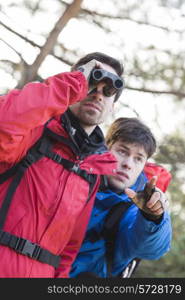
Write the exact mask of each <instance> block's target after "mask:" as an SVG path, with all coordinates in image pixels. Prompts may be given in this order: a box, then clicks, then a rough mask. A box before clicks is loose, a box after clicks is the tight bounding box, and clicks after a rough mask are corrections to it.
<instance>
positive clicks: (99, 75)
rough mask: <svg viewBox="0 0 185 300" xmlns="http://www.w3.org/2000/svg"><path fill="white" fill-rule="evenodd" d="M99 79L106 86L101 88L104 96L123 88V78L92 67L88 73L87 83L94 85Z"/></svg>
mask: <svg viewBox="0 0 185 300" xmlns="http://www.w3.org/2000/svg"><path fill="white" fill-rule="evenodd" d="M100 81H104V82H105V83H106V86H105V87H104V88H103V93H104V95H105V96H107V97H110V96H112V95H114V94H115V93H116V92H118V91H119V90H120V89H122V88H123V80H122V79H121V78H120V77H119V76H118V75H116V74H113V73H111V72H108V71H106V70H103V69H94V70H92V72H91V74H90V79H89V85H90V87H91V91H92V86H96V85H97V84H98V83H99V82H100Z"/></svg>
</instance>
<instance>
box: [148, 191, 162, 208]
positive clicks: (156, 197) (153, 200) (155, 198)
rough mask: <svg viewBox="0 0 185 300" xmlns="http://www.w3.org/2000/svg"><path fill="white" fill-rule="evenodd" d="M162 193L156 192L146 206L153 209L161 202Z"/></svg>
mask: <svg viewBox="0 0 185 300" xmlns="http://www.w3.org/2000/svg"><path fill="white" fill-rule="evenodd" d="M160 197H161V195H160V192H158V191H157V192H154V193H153V194H152V196H151V198H150V200H149V201H148V202H147V203H146V206H147V207H148V208H151V207H153V206H154V205H155V204H156V203H157V202H158V201H159V200H160Z"/></svg>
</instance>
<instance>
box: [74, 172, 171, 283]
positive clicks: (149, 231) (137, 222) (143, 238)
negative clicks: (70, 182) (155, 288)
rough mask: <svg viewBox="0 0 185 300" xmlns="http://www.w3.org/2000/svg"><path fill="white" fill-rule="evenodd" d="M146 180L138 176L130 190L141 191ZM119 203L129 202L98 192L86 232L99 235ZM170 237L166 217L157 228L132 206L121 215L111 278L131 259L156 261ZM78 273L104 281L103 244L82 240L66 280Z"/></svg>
mask: <svg viewBox="0 0 185 300" xmlns="http://www.w3.org/2000/svg"><path fill="white" fill-rule="evenodd" d="M146 181H147V179H146V177H145V175H144V174H143V173H142V174H141V175H140V176H139V177H138V179H137V181H136V183H135V185H133V186H132V189H133V190H135V191H139V190H141V189H143V188H144V185H145V183H146ZM120 201H125V202H128V201H130V199H129V198H128V196H127V195H125V194H124V193H123V194H121V195H119V194H116V193H115V192H113V191H111V190H107V191H106V192H98V193H97V196H96V201H95V205H94V208H93V211H92V214H91V219H90V222H89V225H88V229H87V232H89V231H90V230H92V229H95V230H96V231H98V232H100V231H101V229H102V226H103V223H104V220H105V216H106V215H107V213H108V211H109V209H110V208H111V207H112V206H113V205H114V204H116V203H118V202H120ZM171 236H172V229H171V221H170V217H169V214H168V213H167V212H165V213H164V215H163V218H162V220H161V222H160V223H159V224H156V223H154V222H153V221H149V220H147V219H146V218H145V217H144V216H143V215H142V213H141V211H140V209H139V208H138V207H137V206H136V205H135V204H133V205H131V206H130V207H129V208H128V209H127V211H126V212H125V213H124V214H123V217H122V219H121V221H120V224H119V231H118V233H117V238H116V244H115V253H114V262H113V270H112V276H118V275H119V274H120V273H121V272H122V271H123V269H124V268H125V267H126V266H127V265H128V263H129V262H130V261H131V260H132V259H134V258H135V257H137V258H140V259H150V260H151V259H159V258H160V257H161V256H162V255H164V254H165V253H166V252H167V251H169V249H170V242H171ZM81 272H93V273H95V274H97V275H98V276H99V277H108V275H107V267H106V261H105V240H104V239H100V240H97V241H96V242H91V241H90V240H89V239H88V238H86V237H85V239H84V242H83V244H82V246H81V249H80V252H79V254H78V256H77V258H76V260H75V261H74V263H73V266H72V269H71V273H70V277H76V276H77V275H78V274H79V273H81Z"/></svg>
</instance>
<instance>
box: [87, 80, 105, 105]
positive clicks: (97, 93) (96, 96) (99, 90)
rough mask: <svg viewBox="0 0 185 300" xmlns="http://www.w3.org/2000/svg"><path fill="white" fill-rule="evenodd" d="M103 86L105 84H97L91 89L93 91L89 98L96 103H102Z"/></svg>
mask: <svg viewBox="0 0 185 300" xmlns="http://www.w3.org/2000/svg"><path fill="white" fill-rule="evenodd" d="M104 86H105V83H101V82H100V83H99V84H97V86H96V87H95V88H94V89H93V91H92V92H91V93H90V96H91V98H92V99H93V100H96V101H103V99H104V94H103V87H104Z"/></svg>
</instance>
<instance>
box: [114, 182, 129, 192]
mask: <svg viewBox="0 0 185 300" xmlns="http://www.w3.org/2000/svg"><path fill="white" fill-rule="evenodd" d="M110 185H111V186H112V187H113V188H114V189H118V190H122V191H123V192H124V189H125V188H127V185H126V184H125V183H123V182H120V181H117V180H112V181H111V182H110Z"/></svg>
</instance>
